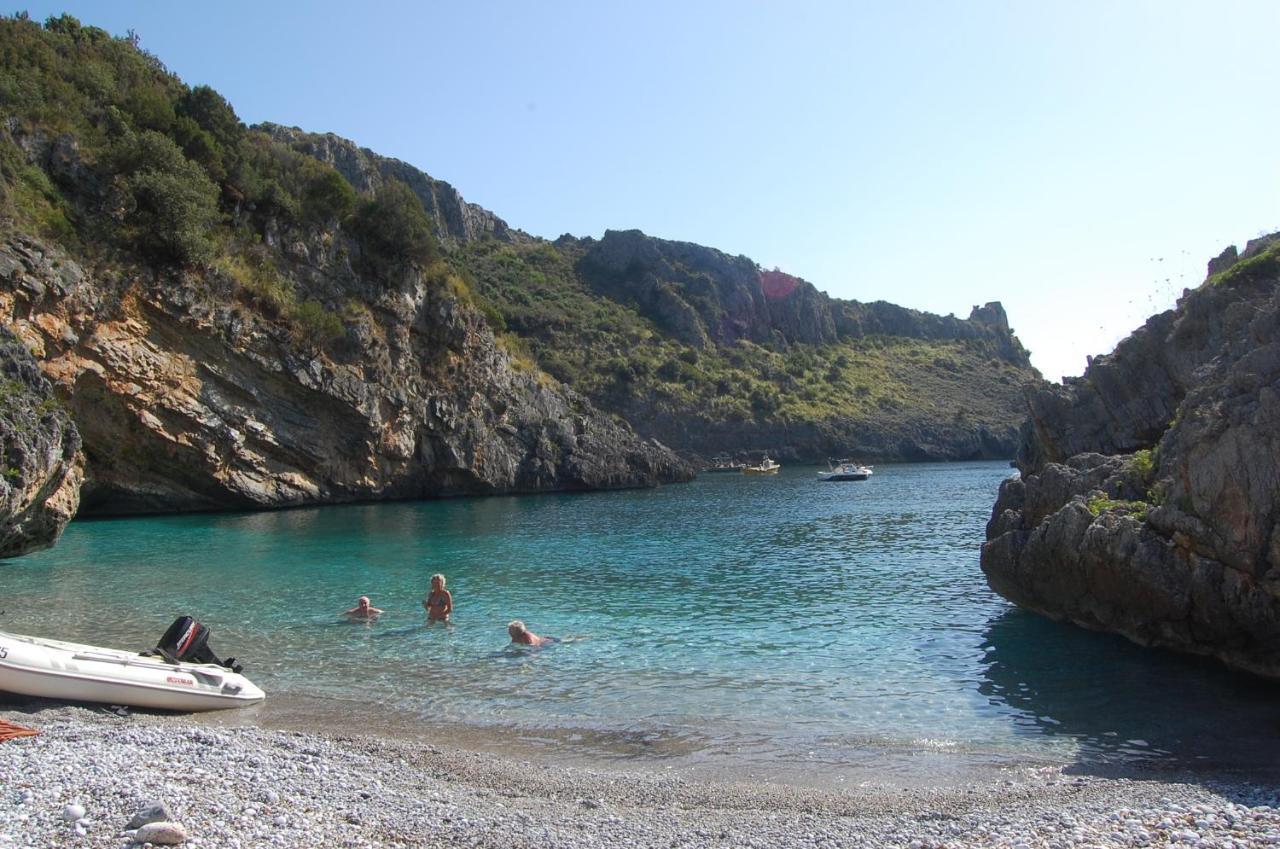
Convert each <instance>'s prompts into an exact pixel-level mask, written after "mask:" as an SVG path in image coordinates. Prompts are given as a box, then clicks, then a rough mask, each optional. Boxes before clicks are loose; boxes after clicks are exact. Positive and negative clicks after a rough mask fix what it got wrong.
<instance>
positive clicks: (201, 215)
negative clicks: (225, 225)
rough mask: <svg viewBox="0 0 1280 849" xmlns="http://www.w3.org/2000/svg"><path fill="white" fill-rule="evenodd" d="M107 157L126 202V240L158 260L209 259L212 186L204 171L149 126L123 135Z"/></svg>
mask: <svg viewBox="0 0 1280 849" xmlns="http://www.w3.org/2000/svg"><path fill="white" fill-rule="evenodd" d="M110 156H111V161H112V163H113V165H114V170H115V172H116V173H117V174H118V175H119V180H120V185H121V188H122V189H123V191H124V195H125V200H126V207H125V231H124V232H125V236H126V238H127V239H128V240H129V241H130V242H132V243H133V244H134V245H135V246H136V247H137V248H138V249H139V251H141V252H142V253H143V254H144V255H146V256H148V257H150V258H152V259H156V260H160V261H162V262H180V263H195V262H206V261H208V260H210V259H212V257H213V242H212V240H211V239H210V231H211V230H212V229H213V227H214V225H215V224H217V222H218V188H217V186H215V185H214V183H213V181H212V180H210V179H209V178H208V176H206V174H205V172H204V170H203V169H202V168H201V167H200V166H199V165H197V164H196V163H194V162H192V161H191V160H190V159H187V158H186V156H184V155H183V153H182V151H181V150H180V149H179V148H178V146H177V145H176V144H175V143H174V142H173V141H172V140H171V139H170V138H169V137H168V136H164V135H161V134H160V133H157V132H155V131H154V130H144V131H143V132H142V133H140V134H138V135H134V134H133V133H125V134H123V135H122V136H121V137H120V138H119V139H118V140H117V141H116V143H115V145H114V146H113V147H112V149H111V154H110Z"/></svg>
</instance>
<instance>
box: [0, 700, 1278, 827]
mask: <svg viewBox="0 0 1280 849" xmlns="http://www.w3.org/2000/svg"><path fill="white" fill-rule="evenodd" d="M0 716H4V708H3V705H0ZM23 717H24V718H25V719H26V720H27V721H28V723H30V722H33V721H36V720H38V721H40V722H41V724H42V727H41V730H42V731H43V732H44V733H43V734H42V735H41V736H40V737H39V738H32V740H33V741H35V742H34V743H33V742H27V741H25V740H18V741H13V742H9V743H6V744H4V745H3V746H0V776H5V777H8V776H22V779H21V781H22V783H23V784H27V785H30V786H29V787H21V788H13V790H12V791H9V792H6V790H7V788H4V789H0V849H9V847H12V846H13V845H14V844H15V843H17V844H18V845H21V846H59V847H61V846H70V847H74V846H84V847H86V849H87V847H90V846H92V847H95V848H96V847H104V846H112V847H115V849H124V848H125V847H126V846H129V847H132V849H138V847H139V845H140V844H141V843H142V842H151V843H152V844H153V845H154V846H163V845H172V841H174V840H177V841H178V842H185V843H186V844H187V845H188V846H191V845H198V846H199V847H201V849H205V847H208V849H214V847H218V849H222V848H223V847H225V849H251V847H253V848H254V849H256V848H257V847H263V848H264V849H274V847H281V849H288V847H296V846H347V847H363V849H390V847H396V846H403V845H404V843H405V841H406V840H407V839H408V837H407V836H408V835H415V836H417V835H433V836H434V837H435V839H436V841H437V842H440V843H442V844H443V843H450V844H455V843H456V844H457V845H459V846H470V845H476V846H481V847H499V846H502V847H505V846H546V847H550V846H556V847H563V849H589V847H590V849H595V847H604V849H609V847H619V849H638V847H645V846H662V847H668V846H678V847H681V849H710V847H720V846H736V847H744V849H746V847H760V849H772V847H790V846H796V847H806V849H807V848H808V847H814V849H825V848H826V847H832V849H834V848H835V847H841V846H886V847H890V846H891V847H896V849H969V847H979V846H981V847H992V849H1084V847H1105V849H1128V847H1134V849H1137V847H1144V849H1154V847H1161V849H1163V847H1166V846H1180V847H1192V846H1195V847H1204V849H1207V847H1210V846H1212V847H1216V849H1244V847H1255V846H1261V847H1268V846H1270V847H1277V846H1280V813H1278V812H1277V809H1276V802H1277V798H1278V793H1277V790H1280V788H1277V787H1273V786H1271V785H1267V784H1264V783H1261V782H1254V783H1253V784H1252V785H1251V786H1249V787H1240V786H1234V785H1231V784H1229V783H1223V784H1222V785H1215V784H1211V783H1209V782H1208V781H1206V780H1200V781H1198V782H1196V783H1186V784H1183V783H1178V782H1177V781H1175V780H1172V779H1171V778H1170V777H1169V776H1163V777H1162V778H1161V780H1160V781H1144V780H1140V779H1139V780H1128V779H1111V778H1102V777H1090V778H1088V779H1087V780H1084V779H1082V778H1081V777H1079V776H1071V777H1064V776H1061V773H1060V771H1059V770H1057V769H1056V768H1055V769H1054V771H1053V772H1052V773H1049V772H1046V771H1045V769H1046V768H1044V767H1039V766H1037V767H1034V768H1027V769H1026V770H1025V771H1024V772H1023V773H1016V772H1012V771H1006V772H1004V773H1003V774H1001V775H1000V776H999V777H998V778H995V779H991V778H989V779H987V780H985V781H974V782H971V783H969V784H958V785H956V786H953V787H942V788H933V787H924V788H917V787H907V788H900V787H890V786H878V785H877V784H876V782H875V781H866V782H862V783H860V785H859V787H858V788H857V789H856V790H855V788H853V787H852V785H850V786H849V790H848V791H847V792H846V791H844V790H841V791H838V792H834V793H821V792H818V791H812V790H806V789H803V788H796V787H778V786H770V785H756V784H751V783H750V782H747V781H735V783H732V784H724V785H708V784H705V783H701V782H698V781H693V780H687V779H684V778H682V777H680V776H679V775H678V774H676V773H666V774H665V775H664V774H663V773H661V772H660V771H659V772H641V771H632V772H619V771H600V772H596V771H592V770H586V769H570V768H563V767H558V766H548V765H538V764H537V763H532V764H531V763H528V762H520V761H516V760H503V759H502V758H500V757H497V756H494V755H482V754H478V753H470V752H463V751H448V750H444V749H437V750H436V751H435V752H430V751H429V750H428V749H427V748H426V747H425V746H422V745H420V744H416V743H414V742H412V741H388V740H375V739H354V740H352V739H344V740H342V741H340V742H339V741H335V740H331V739H327V738H325V737H323V736H319V735H313V734H300V733H297V732H285V731H270V730H264V729H259V728H255V727H252V726H245V727H236V728H219V727H205V726H200V725H197V724H196V723H195V721H194V720H189V719H187V718H172V717H169V718H158V717H149V716H146V715H135V716H133V717H132V718H131V719H130V721H129V723H127V724H123V725H118V726H116V727H112V728H107V727H105V726H104V724H103V723H102V719H101V716H100V715H95V714H93V713H90V712H86V711H83V710H82V709H79V708H69V707H68V708H50V709H47V710H45V711H42V712H40V713H37V714H36V715H35V719H34V720H33V718H32V716H31V715H30V714H24V715H23ZM143 764H145V765H146V766H145V768H142V767H140V765H143ZM246 764H251V765H252V768H246ZM303 767H311V769H305V768H303ZM1010 775H1014V776H1015V777H1019V780H1017V781H1013V783H1007V782H1009V781H1012V780H1013V779H1011V778H1010ZM1046 775H1052V776H1053V777H1055V778H1058V777H1061V778H1062V780H1061V781H1058V782H1057V783H1056V784H1050V783H1049V782H1046V781H1045V780H1044V779H1045V776H1046ZM1023 779H1025V780H1023ZM32 787H34V788H38V790H33V789H31V788H32ZM359 788H363V789H359ZM369 799H375V801H374V802H372V803H369V802H361V801H359V800H369ZM69 800H72V801H69ZM160 800H169V801H174V802H176V801H178V800H181V806H180V813H181V820H182V822H181V824H178V822H177V821H176V820H175V819H174V817H173V816H172V811H171V810H170V808H169V807H168V806H167V805H165V804H164V802H162V801H160ZM64 806H65V807H64ZM73 806H76V807H79V808H80V813H81V816H77V817H75V818H73V819H65V820H63V819H60V818H59V817H58V816H57V813H58V811H60V810H61V811H63V813H64V815H65V814H66V813H71V812H73V811H72V810H71V809H72V808H73ZM159 807H163V808H164V811H165V814H166V818H165V819H163V820H156V821H152V822H147V823H140V825H139V827H138V828H137V830H136V831H135V830H133V829H125V830H123V831H121V832H116V833H102V832H99V833H97V834H95V826H94V823H93V820H97V821H98V822H99V823H104V822H107V823H112V824H115V823H118V822H123V821H124V820H125V818H126V817H129V816H133V817H135V818H137V817H139V816H141V815H142V814H143V813H144V812H146V811H148V810H150V809H152V808H159ZM87 810H92V811H93V812H94V816H93V817H92V818H90V817H89V816H87V814H86V813H85V812H86V811H87ZM129 822H130V824H131V825H132V824H133V820H130V821H129ZM68 824H70V826H69V825H68ZM162 828H166V829H172V831H170V832H167V833H163V834H162V833H158V832H159V831H160V830H161V829H162ZM73 830H74V832H75V833H74V834H73V833H72V832H73ZM82 832H83V837H82V836H81V833H82ZM166 837H167V838H168V840H169V841H170V842H169V843H167V844H166V843H164V842H162V840H161V839H162V838H166ZM158 838H161V839H158ZM126 841H127V843H126ZM409 842H413V841H412V840H410V841H409Z"/></svg>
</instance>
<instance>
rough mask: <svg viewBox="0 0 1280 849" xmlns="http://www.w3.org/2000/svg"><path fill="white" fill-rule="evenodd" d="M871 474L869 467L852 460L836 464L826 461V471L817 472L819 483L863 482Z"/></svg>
mask: <svg viewBox="0 0 1280 849" xmlns="http://www.w3.org/2000/svg"><path fill="white" fill-rule="evenodd" d="M872 474H873V472H872V469H871V467H870V466H863V465H860V464H858V463H855V462H853V461H852V460H840V461H839V462H837V463H832V462H831V461H829V460H828V461H827V471H825V472H818V480H820V481H864V480H866V479H867V478H869V477H871V475H872Z"/></svg>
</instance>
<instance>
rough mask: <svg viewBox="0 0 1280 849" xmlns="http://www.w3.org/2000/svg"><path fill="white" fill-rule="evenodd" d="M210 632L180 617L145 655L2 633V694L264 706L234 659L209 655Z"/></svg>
mask: <svg viewBox="0 0 1280 849" xmlns="http://www.w3.org/2000/svg"><path fill="white" fill-rule="evenodd" d="M208 633H209V632H208V629H207V628H205V627H204V626H203V625H201V624H200V623H199V622H196V621H195V620H194V619H191V618H190V617H187V616H183V617H180V618H179V619H178V620H177V621H176V622H174V623H173V625H172V626H170V628H169V630H168V631H166V632H165V636H164V638H162V639H161V642H160V645H159V646H157V647H156V648H155V649H154V650H152V651H150V652H144V653H141V654H139V653H136V652H128V651H120V650H118V649H106V648H100V647H98V646H88V645H81V644H79V643H64V642H62V641H60V640H47V639H44V638H42V637H27V636H23V635H21V634H9V633H6V632H4V631H0V690H4V691H7V692H10V693H17V694H19V695H24V696H38V697H40V698H45V699H60V700H63V699H65V700H67V701H77V702H106V703H107V704H113V705H132V706H134V707H144V708H160V709H162V710H178V711H197V710H219V709H222V708H234V707H244V706H246V705H252V704H257V703H258V702H260V701H262V700H263V699H265V698H266V694H265V693H263V692H262V690H260V689H258V687H256V686H255V685H254V684H253V682H251V681H250V680H249V679H248V678H245V677H244V676H243V675H241V674H240V667H239V666H238V665H236V663H235V661H234V659H229V660H227V661H221V660H219V659H218V658H217V656H216V655H214V654H213V652H212V651H210V650H209V649H208V645H207V644H208Z"/></svg>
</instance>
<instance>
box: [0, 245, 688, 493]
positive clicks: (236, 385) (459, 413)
mask: <svg viewBox="0 0 1280 849" xmlns="http://www.w3.org/2000/svg"><path fill="white" fill-rule="evenodd" d="M332 236H333V234H315V239H314V242H313V243H312V244H308V245H305V246H304V248H305V250H301V251H298V252H295V253H296V255H295V256H293V257H292V258H291V260H290V262H291V263H292V267H291V268H290V269H289V272H290V273H291V274H292V275H294V277H295V279H296V280H298V281H299V282H300V283H303V282H305V284H306V285H307V286H308V290H309V291H311V292H313V293H318V294H324V293H326V292H327V293H328V295H327V296H326V297H327V299H328V301H329V302H330V303H331V304H332V307H331V308H332V309H333V310H334V311H337V310H340V309H343V308H344V307H343V306H342V305H343V304H346V305H347V306H346V310H347V312H346V313H345V315H344V323H345V337H344V338H343V339H341V340H339V341H338V342H337V343H335V344H334V345H333V346H331V348H332V350H326V351H324V352H321V351H318V350H315V349H314V347H312V346H309V345H307V344H305V343H303V342H301V341H300V340H299V339H298V338H297V337H296V331H294V330H291V329H290V328H289V327H288V326H287V325H285V324H283V323H281V322H278V321H276V322H273V321H270V320H268V319H266V318H264V317H263V316H262V315H261V314H260V313H259V312H258V311H257V310H255V309H247V308H246V307H245V305H244V304H243V303H241V302H240V301H239V300H238V295H237V291H236V288H235V284H234V282H233V281H232V280H231V279H229V278H226V277H224V276H221V275H220V274H218V273H216V272H210V273H209V274H206V275H204V276H202V277H198V278H197V277H193V276H189V275H183V274H179V273H158V272H155V271H154V270H150V269H141V270H138V271H136V272H135V273H131V274H120V273H118V272H102V273H101V275H100V276H99V275H95V274H94V273H91V272H90V271H87V270H85V269H82V268H81V267H80V266H78V265H77V264H76V263H74V262H72V261H71V260H70V259H68V258H67V257H66V256H65V255H62V254H61V253H59V252H58V251H56V250H54V249H52V248H50V247H48V246H46V245H44V244H41V243H38V242H34V241H31V240H21V239H14V240H10V241H9V242H8V243H6V244H3V245H0V320H3V321H4V322H6V323H8V324H10V325H11V326H12V327H13V328H14V330H15V332H17V333H18V335H19V336H21V338H22V339H23V340H24V341H25V342H26V344H27V346H28V347H29V348H30V349H31V350H32V352H33V353H34V354H35V355H36V357H37V358H38V360H39V361H40V365H41V368H42V369H43V371H44V372H45V374H46V375H48V377H49V378H50V379H51V380H52V381H53V382H54V384H55V385H56V387H57V389H58V393H59V395H60V397H62V398H63V399H64V402H65V404H66V406H67V408H68V410H69V411H70V412H71V414H72V415H73V417H74V419H75V421H76V423H77V425H78V426H79V429H80V433H81V435H82V437H83V440H84V454H85V458H86V464H87V465H86V480H85V483H84V487H83V493H82V500H81V508H80V512H81V514H124V513H140V512H156V511H177V510H205V509H233V508H255V507H281V506H289V505H299V504H318V503H330V502H341V501H352V500H365V499H384V498H412V497H431V496H444V495H459V494H487V493H500V492H537V491H545V490H564V489H595V488H612V487H628V486H645V485H653V484H656V483H658V482H660V481H673V480H682V479H687V478H688V477H690V476H691V470H690V469H689V468H688V467H687V466H686V465H685V464H684V463H683V462H682V461H680V460H679V459H678V458H676V457H675V456H674V455H673V454H672V453H671V452H670V451H669V450H667V449H666V448H664V447H663V446H661V445H659V444H657V443H654V442H652V441H643V440H640V439H639V438H637V437H636V436H635V434H634V433H632V432H631V431H630V429H629V428H627V427H626V426H625V425H620V424H618V423H617V422H615V421H614V420H613V419H610V418H608V417H605V416H603V415H601V414H600V413H599V412H597V411H596V410H594V409H593V408H591V407H590V405H589V404H587V403H586V402H585V401H583V400H582V399H580V398H578V397H576V396H575V395H573V394H572V393H570V392H568V391H566V390H564V389H563V388H560V387H558V386H555V385H551V384H550V383H545V382H543V381H545V377H544V376H541V375H540V374H539V373H537V372H536V371H533V370H522V369H521V368H520V367H519V366H518V365H517V364H516V363H515V362H514V361H513V360H512V358H511V356H510V355H509V354H508V353H507V352H506V351H505V350H504V349H503V348H501V347H500V346H499V345H498V344H497V343H496V342H495V339H494V337H493V335H492V333H491V332H490V331H489V329H488V326H487V325H486V324H485V322H484V320H483V318H482V317H481V316H480V315H479V314H478V313H476V312H475V311H474V310H473V309H471V308H470V307H468V306H466V305H465V304H464V303H463V302H461V301H459V300H458V299H457V298H456V297H454V296H453V295H452V294H450V293H449V291H448V290H447V287H443V286H441V285H440V284H438V283H432V282H430V281H428V280H426V279H424V278H423V277H422V276H421V275H420V274H418V273H417V272H414V271H408V270H407V271H405V272H404V274H403V275H401V276H400V277H399V278H397V279H396V280H394V281H388V280H376V281H371V280H362V279H361V278H359V277H358V276H355V275H353V274H351V273H350V272H349V270H348V271H345V272H344V271H343V269H344V266H343V264H342V263H341V262H340V261H337V260H336V259H335V254H336V252H337V251H338V250H339V249H338V247H336V246H335V244H334V243H335V242H337V241H338V240H336V239H334V238H333V237H332ZM326 252H327V253H326ZM353 304H355V305H354V306H353Z"/></svg>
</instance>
